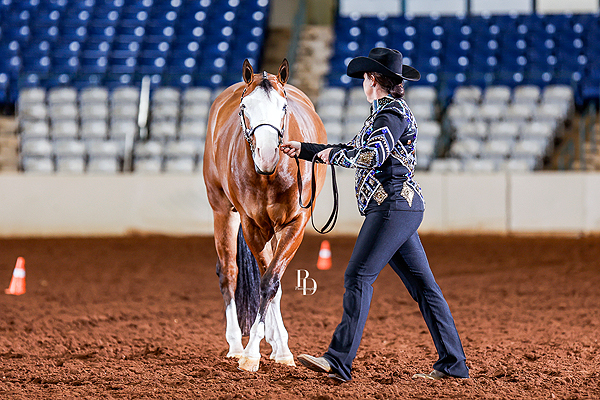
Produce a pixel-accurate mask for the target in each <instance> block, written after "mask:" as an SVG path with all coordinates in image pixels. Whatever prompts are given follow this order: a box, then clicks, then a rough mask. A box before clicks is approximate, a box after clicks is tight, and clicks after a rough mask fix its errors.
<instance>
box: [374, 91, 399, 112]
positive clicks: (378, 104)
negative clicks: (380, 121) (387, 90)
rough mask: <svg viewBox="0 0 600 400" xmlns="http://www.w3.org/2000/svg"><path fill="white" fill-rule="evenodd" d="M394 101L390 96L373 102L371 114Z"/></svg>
mask: <svg viewBox="0 0 600 400" xmlns="http://www.w3.org/2000/svg"><path fill="white" fill-rule="evenodd" d="M394 100H396V99H395V98H393V97H392V96H390V95H388V96H385V97H382V98H380V99H375V100H373V104H371V114H373V113H377V112H379V111H381V109H382V108H383V107H385V106H387V105H388V104H390V103H391V102H393V101H394Z"/></svg>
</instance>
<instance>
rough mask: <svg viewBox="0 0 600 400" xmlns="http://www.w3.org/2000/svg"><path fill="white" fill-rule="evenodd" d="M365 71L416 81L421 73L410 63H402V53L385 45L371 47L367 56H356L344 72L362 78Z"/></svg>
mask: <svg viewBox="0 0 600 400" xmlns="http://www.w3.org/2000/svg"><path fill="white" fill-rule="evenodd" d="M365 72H379V73H380V74H382V75H384V76H387V77H389V78H393V79H406V80H407V81H418V80H419V79H421V74H420V73H419V71H417V70H416V69H415V68H413V67H411V66H410V65H406V64H402V53H400V52H399V51H398V50H394V49H388V48H385V47H375V48H374V49H371V51H370V52H369V56H368V57H356V58H353V59H352V61H350V63H349V64H348V70H347V72H346V74H347V75H348V76H349V77H352V78H359V79H362V78H363V76H364V73H365Z"/></svg>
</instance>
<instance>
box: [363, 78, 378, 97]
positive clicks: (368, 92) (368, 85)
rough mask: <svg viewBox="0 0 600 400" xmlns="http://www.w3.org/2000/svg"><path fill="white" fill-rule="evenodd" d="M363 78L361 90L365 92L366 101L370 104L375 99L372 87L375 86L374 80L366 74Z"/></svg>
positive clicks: (374, 91)
mask: <svg viewBox="0 0 600 400" xmlns="http://www.w3.org/2000/svg"><path fill="white" fill-rule="evenodd" d="M363 77H364V80H363V90H364V91H365V96H367V101H368V102H369V103H372V102H373V100H375V99H376V98H377V97H376V90H375V89H376V87H375V86H374V85H376V83H375V80H374V79H373V78H372V77H371V76H370V75H369V74H368V73H366V72H365V74H364V75H363Z"/></svg>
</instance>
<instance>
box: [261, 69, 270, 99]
mask: <svg viewBox="0 0 600 400" xmlns="http://www.w3.org/2000/svg"><path fill="white" fill-rule="evenodd" d="M258 86H259V87H260V88H262V89H263V90H264V91H265V93H266V94H267V97H270V93H271V90H273V84H272V83H271V82H270V81H269V78H267V76H266V74H263V78H262V80H261V81H260V83H259V84H258Z"/></svg>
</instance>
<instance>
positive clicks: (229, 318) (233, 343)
mask: <svg viewBox="0 0 600 400" xmlns="http://www.w3.org/2000/svg"><path fill="white" fill-rule="evenodd" d="M217 275H218V276H219V281H220V283H221V287H222V288H223V287H224V286H227V285H226V284H225V276H224V273H223V271H222V269H221V263H220V262H217ZM222 291H223V290H222ZM223 297H224V298H225V325H226V326H225V339H226V340H227V343H228V344H229V351H228V352H227V357H228V358H238V359H239V358H240V357H242V355H243V353H244V346H243V344H242V330H241V329H240V325H239V322H238V316H237V306H236V304H235V298H233V296H227V295H226V294H225V293H224V295H223ZM227 300H229V301H227Z"/></svg>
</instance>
